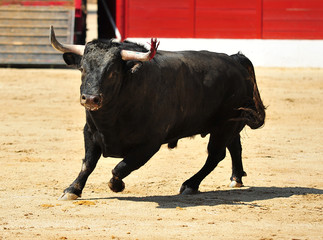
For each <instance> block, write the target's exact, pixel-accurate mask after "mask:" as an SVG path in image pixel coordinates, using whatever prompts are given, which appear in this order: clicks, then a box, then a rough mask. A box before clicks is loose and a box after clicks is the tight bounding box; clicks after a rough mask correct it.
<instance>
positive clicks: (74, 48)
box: [49, 26, 85, 56]
mask: <svg viewBox="0 0 323 240" xmlns="http://www.w3.org/2000/svg"><path fill="white" fill-rule="evenodd" d="M49 38H50V42H51V44H52V46H53V48H55V49H56V50H58V51H60V52H63V53H66V52H72V53H75V54H77V55H80V56H82V55H83V53H84V49H85V46H84V45H73V44H63V43H60V42H58V41H57V39H56V36H55V32H54V27H53V26H50V34H49Z"/></svg>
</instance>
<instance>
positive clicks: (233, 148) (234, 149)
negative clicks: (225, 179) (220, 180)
mask: <svg viewBox="0 0 323 240" xmlns="http://www.w3.org/2000/svg"><path fill="white" fill-rule="evenodd" d="M228 150H229V152H230V155H231V159H232V176H231V178H230V180H231V183H230V187H242V186H243V183H242V177H243V176H247V174H246V173H245V172H244V171H243V166H242V159H241V152H242V147H241V141H240V134H238V135H237V136H236V137H235V138H234V139H233V140H232V142H231V143H230V144H229V145H228Z"/></svg>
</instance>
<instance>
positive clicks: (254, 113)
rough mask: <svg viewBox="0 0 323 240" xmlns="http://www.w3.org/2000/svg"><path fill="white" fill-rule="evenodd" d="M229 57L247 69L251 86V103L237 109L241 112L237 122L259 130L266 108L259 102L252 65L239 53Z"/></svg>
mask: <svg viewBox="0 0 323 240" xmlns="http://www.w3.org/2000/svg"><path fill="white" fill-rule="evenodd" d="M231 57H232V58H233V59H234V60H235V61H237V62H239V63H240V64H241V65H242V66H243V67H244V68H246V69H247V71H248V72H249V74H250V77H251V81H252V84H253V97H252V100H253V101H252V103H250V104H249V105H248V106H246V107H241V108H239V109H238V110H239V111H240V112H241V115H240V117H239V120H243V121H245V122H246V124H247V125H248V126H249V127H250V128H251V129H257V128H260V127H261V126H263V125H264V123H265V118H266V112H265V110H266V107H265V106H264V104H263V102H262V100H261V97H260V94H259V90H258V86H257V82H256V75H255V70H254V67H253V64H252V62H251V61H250V60H249V59H248V58H247V57H246V56H244V55H243V54H241V53H237V54H234V55H231Z"/></svg>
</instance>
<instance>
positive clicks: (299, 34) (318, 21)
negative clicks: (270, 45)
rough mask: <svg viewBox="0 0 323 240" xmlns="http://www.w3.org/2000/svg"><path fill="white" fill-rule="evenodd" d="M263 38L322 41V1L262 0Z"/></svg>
mask: <svg viewBox="0 0 323 240" xmlns="http://www.w3.org/2000/svg"><path fill="white" fill-rule="evenodd" d="M263 38H265V39H323V1H322V0H293V1H291V0H279V1H278V0H263Z"/></svg>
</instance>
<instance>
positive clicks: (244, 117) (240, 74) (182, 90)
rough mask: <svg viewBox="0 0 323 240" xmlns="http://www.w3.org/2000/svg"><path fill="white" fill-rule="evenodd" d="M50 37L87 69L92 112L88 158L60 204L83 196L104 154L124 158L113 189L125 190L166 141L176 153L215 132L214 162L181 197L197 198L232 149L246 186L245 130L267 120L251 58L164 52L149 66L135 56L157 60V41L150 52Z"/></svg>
mask: <svg viewBox="0 0 323 240" xmlns="http://www.w3.org/2000/svg"><path fill="white" fill-rule="evenodd" d="M51 39H52V45H53V46H54V48H56V49H58V50H60V51H62V52H65V53H64V60H65V62H66V63H67V64H68V65H72V66H74V67H76V68H78V69H80V70H81V72H82V85H81V104H82V105H83V106H84V107H85V108H86V124H85V127H84V141H85V158H84V159H83V165H82V169H81V172H80V173H79V175H78V177H77V178H76V179H75V181H74V182H73V183H72V184H71V185H70V186H69V187H68V188H67V189H65V191H64V193H63V195H62V197H61V199H62V200H70V199H76V198H78V197H80V196H81V194H82V190H83V188H84V186H85V183H86V181H87V178H88V177H89V175H90V174H91V173H92V171H93V170H94V168H95V166H96V164H97V162H98V160H99V158H100V157H101V155H103V156H104V157H121V158H123V160H122V161H121V162H120V163H119V164H118V165H117V166H116V167H115V168H114V169H113V170H112V175H113V176H112V178H111V180H110V182H109V187H110V188H111V190H113V191H115V192H119V191H122V190H123V189H124V187H125V185H124V183H123V181H122V179H123V178H125V177H126V176H128V175H129V174H130V173H131V172H132V171H134V170H136V169H138V168H140V167H141V166H143V165H144V164H145V163H146V162H147V161H148V160H149V159H150V158H151V157H152V156H153V155H154V154H155V153H156V152H157V151H158V150H159V149H160V147H161V145H162V144H165V143H166V144H168V146H169V147H171V148H173V147H175V146H176V145H177V140H178V139H181V138H184V137H189V136H193V135H196V134H201V135H202V136H203V137H204V136H206V135H207V134H210V136H209V143H208V147H207V150H208V157H207V160H206V163H205V165H204V166H203V167H202V169H201V170H200V171H199V172H197V173H196V174H195V175H194V176H193V177H191V178H190V179H188V180H187V181H185V182H184V183H183V185H182V186H181V188H180V193H182V194H190V193H196V192H197V191H198V188H199V185H200V183H201V181H202V180H203V179H204V178H205V177H206V176H207V175H208V174H209V173H210V172H211V171H213V169H214V168H215V167H216V166H217V164H218V163H219V162H220V161H221V160H222V159H224V157H225V153H226V148H228V150H229V152H230V155H231V158H232V176H231V181H232V183H231V186H237V187H238V186H242V180H241V179H242V176H245V175H246V173H245V172H244V171H243V166H242V160H241V150H242V148H241V142H240V131H241V130H242V129H243V128H244V127H245V125H248V126H250V127H251V128H252V129H256V128H259V127H261V126H262V125H263V124H264V120H265V107H264V105H263V103H262V100H261V98H260V95H259V91H258V88H257V84H256V79H255V73H254V68H253V65H252V63H251V62H250V61H249V59H248V58H246V57H245V56H244V55H242V54H235V55H232V56H228V55H226V54H220V53H213V52H208V51H199V52H196V51H182V52H166V51H158V52H157V53H156V55H155V57H154V58H153V59H152V60H151V61H147V60H148V58H147V59H144V60H143V58H140V57H139V58H138V59H139V60H140V61H139V60H138V59H136V58H135V57H134V56H137V55H138V56H139V55H140V54H142V53H143V52H146V55H149V58H152V57H153V56H154V53H155V52H154V51H156V46H155V45H154V43H152V45H153V46H152V48H151V50H152V52H154V53H153V54H152V53H151V51H149V52H147V49H145V48H144V47H142V46H140V45H137V44H135V43H131V42H123V43H117V42H113V41H109V42H100V41H92V42H89V43H87V45H86V46H85V47H84V46H74V45H64V44H60V43H58V42H56V39H55V35H54V32H53V30H52V35H51ZM75 49H81V50H75ZM83 50H84V53H82V52H83ZM127 50H132V51H133V52H131V51H127ZM127 54H128V55H127ZM81 55H83V56H81ZM125 56H128V57H125ZM129 56H130V57H129Z"/></svg>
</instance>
